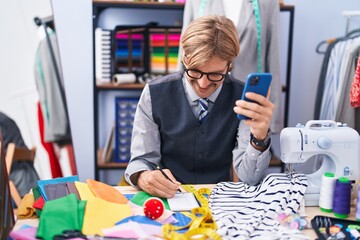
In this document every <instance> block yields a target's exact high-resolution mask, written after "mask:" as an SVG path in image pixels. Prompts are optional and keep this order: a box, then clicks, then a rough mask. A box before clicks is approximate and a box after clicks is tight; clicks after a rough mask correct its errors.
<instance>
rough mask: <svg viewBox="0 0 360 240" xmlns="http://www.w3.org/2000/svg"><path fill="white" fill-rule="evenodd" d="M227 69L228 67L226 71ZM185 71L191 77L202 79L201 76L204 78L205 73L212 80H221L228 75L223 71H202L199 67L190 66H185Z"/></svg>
mask: <svg viewBox="0 0 360 240" xmlns="http://www.w3.org/2000/svg"><path fill="white" fill-rule="evenodd" d="M228 67H229V66H228ZM227 69H228V68H227ZM227 69H226V72H227ZM184 71H185V72H186V74H187V75H188V76H189V77H191V78H193V79H200V78H202V76H203V75H206V77H207V79H208V80H209V81H210V82H220V81H222V80H224V78H225V77H226V74H227V73H225V74H223V73H218V72H202V71H199V70H197V69H188V68H185V70H184Z"/></svg>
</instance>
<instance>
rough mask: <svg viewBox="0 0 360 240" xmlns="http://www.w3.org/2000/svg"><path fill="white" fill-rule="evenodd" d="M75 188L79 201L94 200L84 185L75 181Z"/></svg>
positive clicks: (89, 190) (87, 187)
mask: <svg viewBox="0 0 360 240" xmlns="http://www.w3.org/2000/svg"><path fill="white" fill-rule="evenodd" d="M75 187H76V189H77V190H78V192H79V196H80V199H81V200H89V199H92V198H95V195H94V194H93V192H92V191H91V189H90V188H89V186H88V185H87V184H86V183H83V182H78V181H75Z"/></svg>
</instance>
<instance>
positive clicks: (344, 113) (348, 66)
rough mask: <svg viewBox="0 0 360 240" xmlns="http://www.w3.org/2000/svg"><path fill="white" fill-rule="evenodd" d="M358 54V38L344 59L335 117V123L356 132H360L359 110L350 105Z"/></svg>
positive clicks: (359, 44)
mask: <svg viewBox="0 0 360 240" xmlns="http://www.w3.org/2000/svg"><path fill="white" fill-rule="evenodd" d="M359 54H360V38H359V40H358V41H357V43H356V44H353V45H352V46H351V48H349V50H348V51H347V54H346V57H345V59H344V64H343V65H344V68H343V71H342V72H343V74H342V75H341V79H343V80H344V81H343V83H342V84H341V85H342V86H340V88H341V89H342V90H341V91H339V92H338V94H339V95H340V96H341V97H340V98H339V102H338V105H337V111H336V117H335V121H336V122H342V123H346V124H347V125H348V126H349V127H351V128H354V129H355V130H357V131H358V132H360V108H354V107H353V106H352V105H351V91H354V90H353V89H352V86H353V84H354V82H355V76H356V73H355V70H356V64H357V62H358V60H357V59H358V56H359ZM358 84H359V83H358ZM358 86H359V85H358ZM359 91H360V90H359V87H358V90H357V94H358V96H359V94H360V92H359ZM355 92H356V90H355Z"/></svg>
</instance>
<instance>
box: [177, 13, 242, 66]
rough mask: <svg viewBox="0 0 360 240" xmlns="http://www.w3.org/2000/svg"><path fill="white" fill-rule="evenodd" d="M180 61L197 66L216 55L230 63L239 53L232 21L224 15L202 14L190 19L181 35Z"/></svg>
mask: <svg viewBox="0 0 360 240" xmlns="http://www.w3.org/2000/svg"><path fill="white" fill-rule="evenodd" d="M181 45H182V48H183V55H182V62H183V63H184V64H185V65H186V66H187V67H188V68H197V67H198V66H201V65H204V64H206V62H208V61H209V60H210V59H211V58H213V57H218V58H220V59H223V60H225V61H228V62H229V63H232V62H233V60H234V59H235V57H236V56H237V55H238V54H239V50H240V46H239V38H238V34H237V31H236V27H235V25H234V23H233V22H232V21H231V20H230V19H228V18H226V17H224V16H204V17H200V18H198V19H196V20H194V21H192V22H191V23H190V24H189V26H188V27H187V28H186V30H185V32H184V33H183V35H182V37H181Z"/></svg>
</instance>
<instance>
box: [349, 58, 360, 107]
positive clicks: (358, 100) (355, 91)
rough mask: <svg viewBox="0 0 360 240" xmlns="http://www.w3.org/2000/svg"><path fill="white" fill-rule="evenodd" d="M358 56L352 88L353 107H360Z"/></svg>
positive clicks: (359, 63)
mask: <svg viewBox="0 0 360 240" xmlns="http://www.w3.org/2000/svg"><path fill="white" fill-rule="evenodd" d="M357 56H358V61H357V66H356V71H355V76H354V80H353V82H352V85H351V89H350V104H351V106H352V107H354V108H356V107H360V56H359V55H357Z"/></svg>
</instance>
